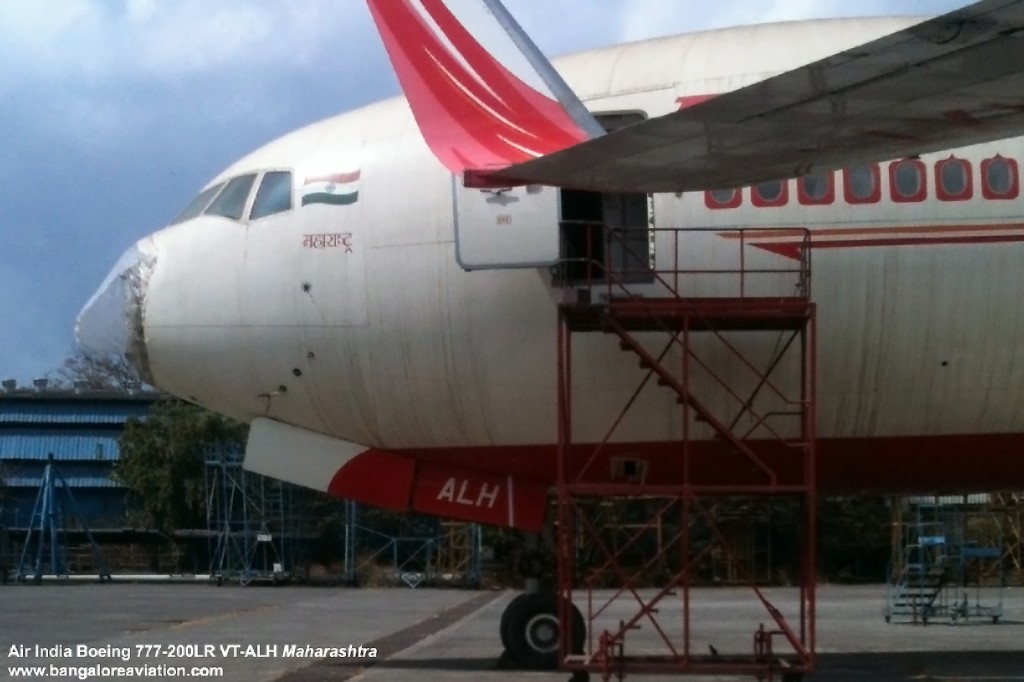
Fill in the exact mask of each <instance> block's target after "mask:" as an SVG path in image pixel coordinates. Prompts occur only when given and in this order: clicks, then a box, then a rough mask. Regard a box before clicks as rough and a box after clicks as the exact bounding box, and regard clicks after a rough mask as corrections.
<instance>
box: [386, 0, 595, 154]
mask: <svg viewBox="0 0 1024 682" xmlns="http://www.w3.org/2000/svg"><path fill="white" fill-rule="evenodd" d="M367 2H368V3H369V5H370V10H371V11H372V13H373V17H374V20H375V21H376V22H377V28H378V30H379V31H380V34H381V37H382V38H383V39H384V45H385V47H386V48H387V50H388V54H389V55H390V57H391V62H392V63H393V64H394V67H395V71H396V73H397V74H398V79H399V81H400V82H401V83H402V88H403V89H404V90H405V95H406V97H407V98H408V100H409V105H410V106H411V107H412V111H413V115H414V116H415V117H416V122H417V124H418V125H419V127H420V131H421V132H422V133H423V137H424V139H425V140H426V142H427V145H428V146H429V147H430V149H431V150H432V151H433V152H434V154H435V155H436V156H437V158H438V159H439V160H440V161H441V163H443V164H444V165H445V166H446V167H447V168H448V169H449V170H451V171H452V172H454V173H461V172H463V171H465V170H467V169H477V170H495V169H499V168H504V167H506V166H510V165H512V164H514V163H519V162H522V161H527V160H530V159H533V158H536V157H539V156H543V155H545V154H549V153H551V152H554V151H558V150H560V149H564V148H566V147H570V146H572V145H574V144H577V143H579V142H582V141H584V140H586V139H589V138H590V137H594V136H596V135H598V134H600V130H601V129H600V126H599V125H598V124H597V123H596V121H594V119H593V118H592V117H590V115H589V113H587V112H586V109H585V108H584V107H583V105H582V103H581V102H580V101H579V100H578V99H576V97H575V95H573V94H572V92H571V91H570V90H569V88H568V86H566V85H565V83H564V82H563V81H562V80H561V78H560V77H559V76H558V75H557V73H556V72H555V71H554V69H553V68H551V67H550V64H548V63H547V61H546V60H545V59H544V58H543V56H541V55H540V52H539V51H537V50H536V48H535V47H534V46H533V44H532V43H531V42H530V41H529V38H527V37H526V36H525V34H524V33H523V32H522V30H521V29H520V28H519V26H518V25H517V24H515V21H514V20H512V18H511V16H509V15H508V13H507V12H506V11H505V9H504V7H502V6H501V5H500V3H498V2H497V0H472V1H467V0H462V1H461V2H460V3H459V4H458V10H457V11H458V13H459V16H456V14H455V12H453V10H452V9H451V8H449V7H448V6H447V4H446V2H445V0H367ZM467 25H470V26H472V27H473V29H474V31H475V32H476V33H477V35H478V36H479V37H480V38H481V40H483V41H484V43H486V44H487V45H488V48H489V49H487V48H485V47H484V45H483V44H482V43H481V42H480V41H479V40H478V39H477V37H474V35H472V34H470V32H469V31H468V30H467V28H466V26H467ZM496 55H499V56H500V57H499V56H496Z"/></svg>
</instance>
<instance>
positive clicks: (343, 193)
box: [299, 171, 359, 206]
mask: <svg viewBox="0 0 1024 682" xmlns="http://www.w3.org/2000/svg"><path fill="white" fill-rule="evenodd" d="M299 193H300V195H301V196H302V205H303V206H309V205H310V204H332V205H334V206H345V205H348V204H354V203H356V201H357V200H358V199H359V171H352V172H349V173H328V174H327V175H315V176H310V177H308V178H306V182H305V184H303V185H302V187H301V189H300V190H299Z"/></svg>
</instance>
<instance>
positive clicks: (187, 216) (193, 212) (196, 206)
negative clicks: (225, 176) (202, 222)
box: [171, 182, 224, 225]
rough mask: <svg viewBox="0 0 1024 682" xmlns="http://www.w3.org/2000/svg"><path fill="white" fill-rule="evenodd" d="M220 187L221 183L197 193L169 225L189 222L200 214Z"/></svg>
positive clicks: (222, 185)
mask: <svg viewBox="0 0 1024 682" xmlns="http://www.w3.org/2000/svg"><path fill="white" fill-rule="evenodd" d="M222 187H224V183H223V182H222V183H219V184H217V185H214V186H213V187H208V188H207V189H204V190H203V191H202V192H200V193H199V196H197V197H196V198H195V199H193V200H192V201H191V202H189V205H188V206H186V207H185V210H183V211H182V212H181V213H179V214H178V215H177V216H176V217H175V218H174V220H172V221H171V225H176V224H178V223H183V222H185V221H186V220H191V219H192V218H195V217H196V216H197V215H200V214H202V212H203V210H204V209H205V208H206V207H207V206H209V205H210V202H211V201H212V200H213V197H214V196H216V195H217V192H219V191H220V190H221V188H222Z"/></svg>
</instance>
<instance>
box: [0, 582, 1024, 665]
mask: <svg viewBox="0 0 1024 682" xmlns="http://www.w3.org/2000/svg"><path fill="white" fill-rule="evenodd" d="M514 596H515V594H514V593H512V592H468V591H458V590H435V589H417V590H411V589H406V588H394V589H385V590H371V589H360V590H354V589H347V588H312V587H278V588H271V587H248V588H240V587H230V586H224V587H219V588H218V587H215V586H213V585H205V584H203V585H192V584H189V585H166V584H161V585H154V584H117V583H115V584H105V585H100V584H75V585H42V586H25V585H8V586H3V587H0V679H12V678H13V677H14V674H17V675H18V676H19V677H20V678H21V679H116V677H115V676H116V675H123V674H124V673H125V670H124V669H126V668H129V667H131V668H137V669H136V670H135V671H134V676H140V675H149V676H154V675H156V674H158V673H160V674H163V675H164V676H170V674H171V673H177V674H176V675H175V676H177V677H180V678H184V679H194V678H196V677H201V676H207V675H210V674H211V673H214V674H216V679H223V680H239V681H242V680H254V681H270V680H283V681H285V682H319V681H321V680H359V681H361V682H363V681H365V682H371V681H373V682H382V681H388V682H413V681H415V682H421V681H422V680H423V679H430V680H453V681H461V680H466V681H469V680H474V681H478V680H484V681H489V680H490V681H493V682H503V681H505V680H521V679H527V680H532V679H535V680H564V679H568V675H567V674H565V673H536V672H523V671H509V670H499V669H498V667H497V659H498V656H499V654H500V653H501V652H500V649H501V647H500V644H499V642H498V636H497V629H498V620H499V618H500V616H501V612H502V609H503V608H504V606H505V604H507V603H508V601H509V600H511V599H512V598H513V597H514ZM789 596H791V593H787V591H785V590H776V591H775V592H774V593H771V594H770V598H771V599H773V600H776V599H777V600H778V601H779V602H780V603H782V602H784V601H785V600H786V598H787V597H789ZM883 605H884V587H882V586H856V587H840V586H824V587H821V588H819V590H818V651H819V661H820V672H819V673H818V674H817V675H815V676H813V677H812V678H811V679H813V680H816V681H817V680H822V681H827V682H833V681H844V680H850V681H851V682H858V681H861V680H863V681H865V682H866V681H867V680H882V681H886V680H892V681H899V680H948V681H952V680H964V681H966V680H971V681H981V680H1021V681H1024V588H1016V589H1013V588H1010V589H1008V590H1006V592H1005V596H1004V605H1003V615H1002V616H1001V618H1000V620H999V623H998V624H993V623H992V622H991V619H990V618H978V619H971V620H969V621H967V622H961V623H959V624H956V625H950V624H949V619H948V618H943V619H937V620H933V621H932V622H931V623H930V624H929V625H928V626H927V627H924V626H921V625H911V624H906V623H897V622H893V623H890V624H886V623H885V622H884V621H883V619H882V607H883ZM616 608H618V609H620V611H621V614H625V613H627V612H628V611H629V605H628V603H621V604H618V605H616V607H614V608H613V609H612V611H611V613H610V615H609V618H610V619H611V620H615V619H616V618H617V617H619V614H618V613H617V612H616V611H615V609H616ZM783 608H785V607H783ZM693 610H694V613H695V615H696V616H699V618H697V620H699V622H700V625H698V626H696V627H695V630H694V644H695V647H700V648H703V647H705V646H706V645H712V646H714V647H715V648H716V650H719V651H721V652H722V653H723V655H728V654H729V653H733V652H736V653H739V652H749V650H750V641H751V635H752V632H753V627H755V626H756V624H752V623H756V621H758V620H761V621H766V620H767V617H766V616H765V615H764V613H763V610H760V611H759V607H757V605H756V604H755V603H753V602H752V600H751V598H750V591H749V590H743V589H738V588H737V589H733V588H718V589H714V588H711V589H706V590H698V591H697V592H696V596H695V600H694V604H693ZM663 615H664V617H666V618H670V617H671V614H670V613H667V612H665V613H664V614H663ZM647 630H648V631H650V630H651V629H650V628H647ZM644 633H645V631H644V630H641V632H640V633H639V634H638V635H637V637H636V639H635V645H634V646H635V647H636V648H635V649H634V651H640V650H643V649H644V648H645V647H651V651H652V652H653V651H655V649H654V648H653V647H654V646H655V645H656V644H657V642H656V641H653V640H651V639H648V640H645V639H644ZM83 647H84V648H83ZM318 647H319V648H320V650H319V651H318V650H317V648H318ZM360 647H362V649H360ZM371 649H374V650H375V651H374V653H375V654H376V655H375V656H371V655H370V650H371ZM627 653H628V652H627ZM304 654H308V655H304ZM13 666H26V668H23V669H21V670H20V672H19V671H13V670H12V669H11V668H12V667H13ZM28 667H31V668H34V669H35V670H30V669H29V668H28ZM182 671H183V672H184V674H181V673H182ZM12 673H13V674H12ZM218 673H219V674H218ZM594 679H597V677H596V676H595V678H594ZM629 679H630V680H648V679H664V678H654V677H649V676H633V677H630V678H629ZM690 679H698V680H700V679H703V680H712V679H717V680H723V681H724V680H732V679H737V680H739V679H749V678H731V677H718V678H712V677H704V678H690Z"/></svg>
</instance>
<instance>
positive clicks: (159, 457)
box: [114, 401, 248, 534]
mask: <svg viewBox="0 0 1024 682" xmlns="http://www.w3.org/2000/svg"><path fill="white" fill-rule="evenodd" d="M247 432H248V426H247V425H245V424H241V423H239V422H236V421H233V420H231V419H228V418H226V417H222V416H220V415H217V414H214V413H213V412H209V411H208V410H204V409H203V408H201V407H196V406H195V405H189V404H187V403H182V402H178V401H167V402H158V403H155V404H154V405H153V408H152V409H151V410H150V413H149V415H148V417H147V418H146V419H141V420H140V419H130V420H128V422H127V423H126V424H125V430H124V433H123V434H122V435H121V439H120V446H121V456H120V459H119V460H118V462H117V464H116V466H115V467H114V476H115V477H116V478H117V479H118V480H119V481H121V482H122V483H124V484H125V485H126V486H127V487H128V488H129V489H130V490H131V491H132V492H133V493H134V494H135V498H136V500H137V505H138V506H137V509H136V510H135V511H134V512H132V513H131V514H130V516H129V519H130V521H131V522H132V523H133V524H135V525H138V526H141V527H144V528H150V529H155V530H159V531H162V532H164V533H167V534H170V533H173V532H174V531H175V530H178V529H182V528H197V527H200V526H202V525H203V524H204V510H205V509H204V505H205V500H204V483H203V482H204V457H203V453H204V451H205V450H206V449H207V448H208V447H209V446H211V445H215V444H218V445H220V446H224V447H237V448H239V449H241V448H242V447H243V445H244V443H245V438H246V434H247Z"/></svg>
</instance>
